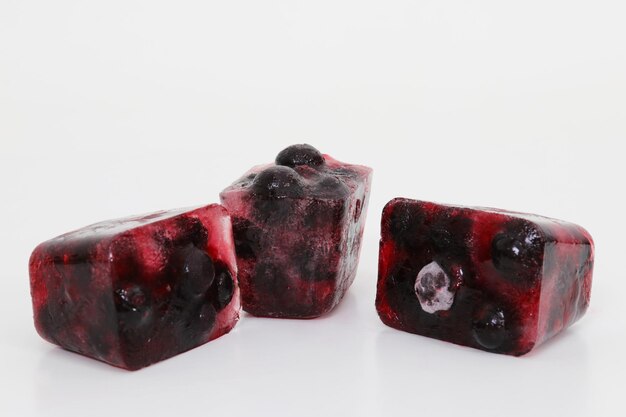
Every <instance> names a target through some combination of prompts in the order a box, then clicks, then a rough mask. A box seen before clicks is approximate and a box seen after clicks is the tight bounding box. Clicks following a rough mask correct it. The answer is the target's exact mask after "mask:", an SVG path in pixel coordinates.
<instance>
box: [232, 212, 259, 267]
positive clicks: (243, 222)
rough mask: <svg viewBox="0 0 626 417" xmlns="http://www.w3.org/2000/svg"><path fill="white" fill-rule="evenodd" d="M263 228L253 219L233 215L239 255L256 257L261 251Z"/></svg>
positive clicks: (244, 257)
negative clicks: (255, 223)
mask: <svg viewBox="0 0 626 417" xmlns="http://www.w3.org/2000/svg"><path fill="white" fill-rule="evenodd" d="M262 235H263V233H262V231H261V229H260V228H259V227H257V226H256V225H254V224H253V223H252V222H251V221H249V220H247V219H244V218H241V217H233V237H234V239H235V250H236V252H237V256H238V257H239V258H242V259H255V258H256V256H257V254H259V253H261V236H262Z"/></svg>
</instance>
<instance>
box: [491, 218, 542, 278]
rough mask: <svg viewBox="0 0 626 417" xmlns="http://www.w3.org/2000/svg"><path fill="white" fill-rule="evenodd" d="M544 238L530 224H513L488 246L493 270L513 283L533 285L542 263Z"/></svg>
mask: <svg viewBox="0 0 626 417" xmlns="http://www.w3.org/2000/svg"><path fill="white" fill-rule="evenodd" d="M543 249H544V248H543V238H542V236H541V233H540V232H539V231H538V230H537V229H536V228H535V227H534V226H533V225H532V224H531V223H529V222H527V221H524V220H514V221H511V222H509V223H508V224H507V225H505V227H504V230H503V231H502V232H500V233H498V234H496V236H495V237H494V238H493V240H492V242H491V258H492V260H493V264H494V266H495V267H496V269H497V270H498V271H500V272H502V273H503V274H504V275H505V277H506V278H508V279H510V280H512V281H514V282H519V283H522V282H527V283H530V282H533V281H534V280H536V278H537V277H538V275H539V272H540V268H541V265H542V262H543Z"/></svg>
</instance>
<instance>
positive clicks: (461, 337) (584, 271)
mask: <svg viewBox="0 0 626 417" xmlns="http://www.w3.org/2000/svg"><path fill="white" fill-rule="evenodd" d="M381 229H382V231H381V234H382V237H381V240H380V258H379V271H378V291H377V296H376V309H377V310H378V314H379V316H380V318H381V319H382V321H383V322H384V323H385V324H387V325H388V326H391V327H394V328H396V329H400V330H404V331H407V332H411V333H416V334H420V335H424V336H428V337H432V338H436V339H441V340H445V341H448V342H452V343H456V344H459V345H465V346H471V347H474V348H478V349H482V350H486V351H490V352H497V353H505V354H510V355H516V356H519V355H523V354H525V353H527V352H529V351H530V350H531V349H533V347H535V346H538V345H540V344H541V343H543V342H545V341H546V340H547V339H549V338H550V337H552V336H554V335H555V334H557V333H559V332H560V331H561V330H563V329H565V328H567V327H568V326H570V325H571V324H572V323H574V322H575V321H576V320H578V319H579V318H580V317H581V316H582V315H583V314H584V313H585V311H586V309H587V306H588V305H589V297H590V291H591V276H592V268H593V257H594V247H593V241H592V239H591V236H590V235H589V233H587V231H585V230H584V229H583V228H581V227H579V226H577V225H574V224H571V223H566V222H563V221H559V220H554V219H549V218H546V217H541V216H535V215H530V214H520V213H513V212H508V211H503V210H496V209H482V208H481V209H479V208H468V207H454V206H448V205H441V204H435V203H428V202H422V201H415V200H409V199H404V198H398V199H394V200H392V201H391V202H389V203H388V204H387V205H386V207H385V209H384V210H383V217H382V228H381Z"/></svg>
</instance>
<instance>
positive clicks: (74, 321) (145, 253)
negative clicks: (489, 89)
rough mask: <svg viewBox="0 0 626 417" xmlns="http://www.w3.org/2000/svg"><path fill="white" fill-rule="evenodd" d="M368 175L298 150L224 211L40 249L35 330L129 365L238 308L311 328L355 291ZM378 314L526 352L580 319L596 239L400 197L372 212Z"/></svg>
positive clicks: (410, 326)
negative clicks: (377, 214)
mask: <svg viewBox="0 0 626 417" xmlns="http://www.w3.org/2000/svg"><path fill="white" fill-rule="evenodd" d="M371 175H372V170H371V169H370V168H368V167H365V166H361V165H352V164H346V163H342V162H339V161H337V160H335V159H333V158H331V157H330V156H328V155H322V154H321V153H320V152H319V151H318V150H317V149H315V148H313V147H312V146H309V145H294V146H290V147H288V148H286V149H285V150H283V151H282V152H280V153H279V154H278V156H277V157H276V161H275V163H273V164H267V165H260V166H257V167H254V168H252V169H251V170H250V171H248V172H247V173H245V174H244V175H243V176H242V177H241V178H240V179H239V180H237V181H235V182H234V183H233V184H232V185H231V186H229V187H227V188H226V189H225V190H224V191H223V192H222V193H221V195H220V197H221V201H222V205H218V204H212V205H209V206H205V207H199V208H194V209H184V210H171V211H163V212H158V213H154V214H150V215H144V216H137V217H130V218H125V219H120V220H113V221H106V222H102V223H97V224H94V225H91V226H87V227H85V228H83V229H80V230H77V231H74V232H70V233H67V234H64V235H62V236H59V237H57V238H54V239H52V240H49V241H47V242H44V243H42V244H41V245H39V246H38V247H37V248H36V249H35V250H34V252H33V254H32V256H31V259H30V282H31V294H32V301H33V309H34V315H35V325H36V328H37V330H38V332H39V334H40V335H41V336H42V337H43V338H44V339H46V340H48V341H50V342H52V343H56V344H58V345H59V346H61V347H63V348H65V349H68V350H71V351H74V352H77V353H80V354H83V355H86V356H89V357H92V358H96V359H99V360H101V361H104V362H107V363H109V364H112V365H115V366H118V367H122V368H125V369H131V370H134V369H139V368H142V367H145V366H148V365H150V364H152V363H155V362H158V361H160V360H163V359H166V358H169V357H171V356H174V355H176V354H178V353H181V352H184V351H186V350H189V349H192V348H194V347H196V346H199V345H201V344H204V343H206V342H208V341H210V340H213V339H215V338H217V337H219V336H222V335H224V334H226V333H228V332H229V331H230V330H231V329H232V328H233V327H234V326H235V324H236V322H237V321H238V319H239V311H240V308H241V306H242V307H243V309H244V310H246V311H247V312H249V313H251V314H253V315H255V316H262V317H282V318H314V317H318V316H320V315H322V314H325V313H327V312H329V311H330V310H332V309H333V308H334V307H335V306H336V305H337V304H338V303H339V302H340V301H341V299H342V297H343V296H344V294H345V293H346V291H347V290H348V288H349V287H350V285H351V284H352V282H353V280H354V278H355V276H356V270H357V264H358V259H359V251H360V246H361V238H362V235H363V228H364V225H365V216H366V212H367V205H368V197H369V191H370V184H371ZM381 235H382V236H381V241H380V255H379V275H378V289H377V296H376V309H377V311H378V314H379V316H380V318H381V319H382V321H383V322H384V323H385V324H387V325H389V326H391V327H394V328H397V329H400V330H404V331H408V332H412V333H416V334H421V335H425V336H429V337H433V338H437V339H441V340H446V341H449V342H453V343H457V344H461V345H465V346H471V347H475V348H479V349H483V350H487V351H491V352H498V353H506V354H512V355H522V354H524V353H526V352H528V351H530V350H531V349H532V348H533V347H535V346H537V345H539V344H540V343H542V342H544V341H545V340H547V339H548V338H550V337H552V336H553V335H555V334H556V333H558V332H560V331H561V330H563V329H565V328H566V327H568V326H569V325H571V324H572V323H573V322H575V321H576V320H577V319H578V318H579V317H580V316H582V314H584V312H585V310H586V308H587V306H588V304H589V297H590V290H591V276H592V267H593V258H594V250H593V242H592V239H591V237H590V236H589V234H588V233H587V232H586V231H585V230H584V229H583V228H581V227H579V226H576V225H574V224H570V223H565V222H562V221H557V220H553V219H548V218H545V217H540V216H534V215H527V214H520V213H512V212H506V211H502V210H494V209H477V208H467V207H455V206H448V205H441V204H435V203H429V202H422V201H417V200H409V199H404V198H398V199H394V200H392V201H390V202H389V203H388V204H387V205H386V206H385V208H384V210H383V215H382V227H381Z"/></svg>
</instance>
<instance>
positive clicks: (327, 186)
mask: <svg viewBox="0 0 626 417" xmlns="http://www.w3.org/2000/svg"><path fill="white" fill-rule="evenodd" d="M315 192H316V195H317V196H318V197H325V198H345V197H347V196H348V195H349V194H350V189H349V188H348V186H347V185H346V184H344V183H343V182H342V181H340V180H339V179H337V178H336V177H333V176H332V175H324V176H323V177H322V178H320V179H319V180H318V182H317V184H316V185H315Z"/></svg>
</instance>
